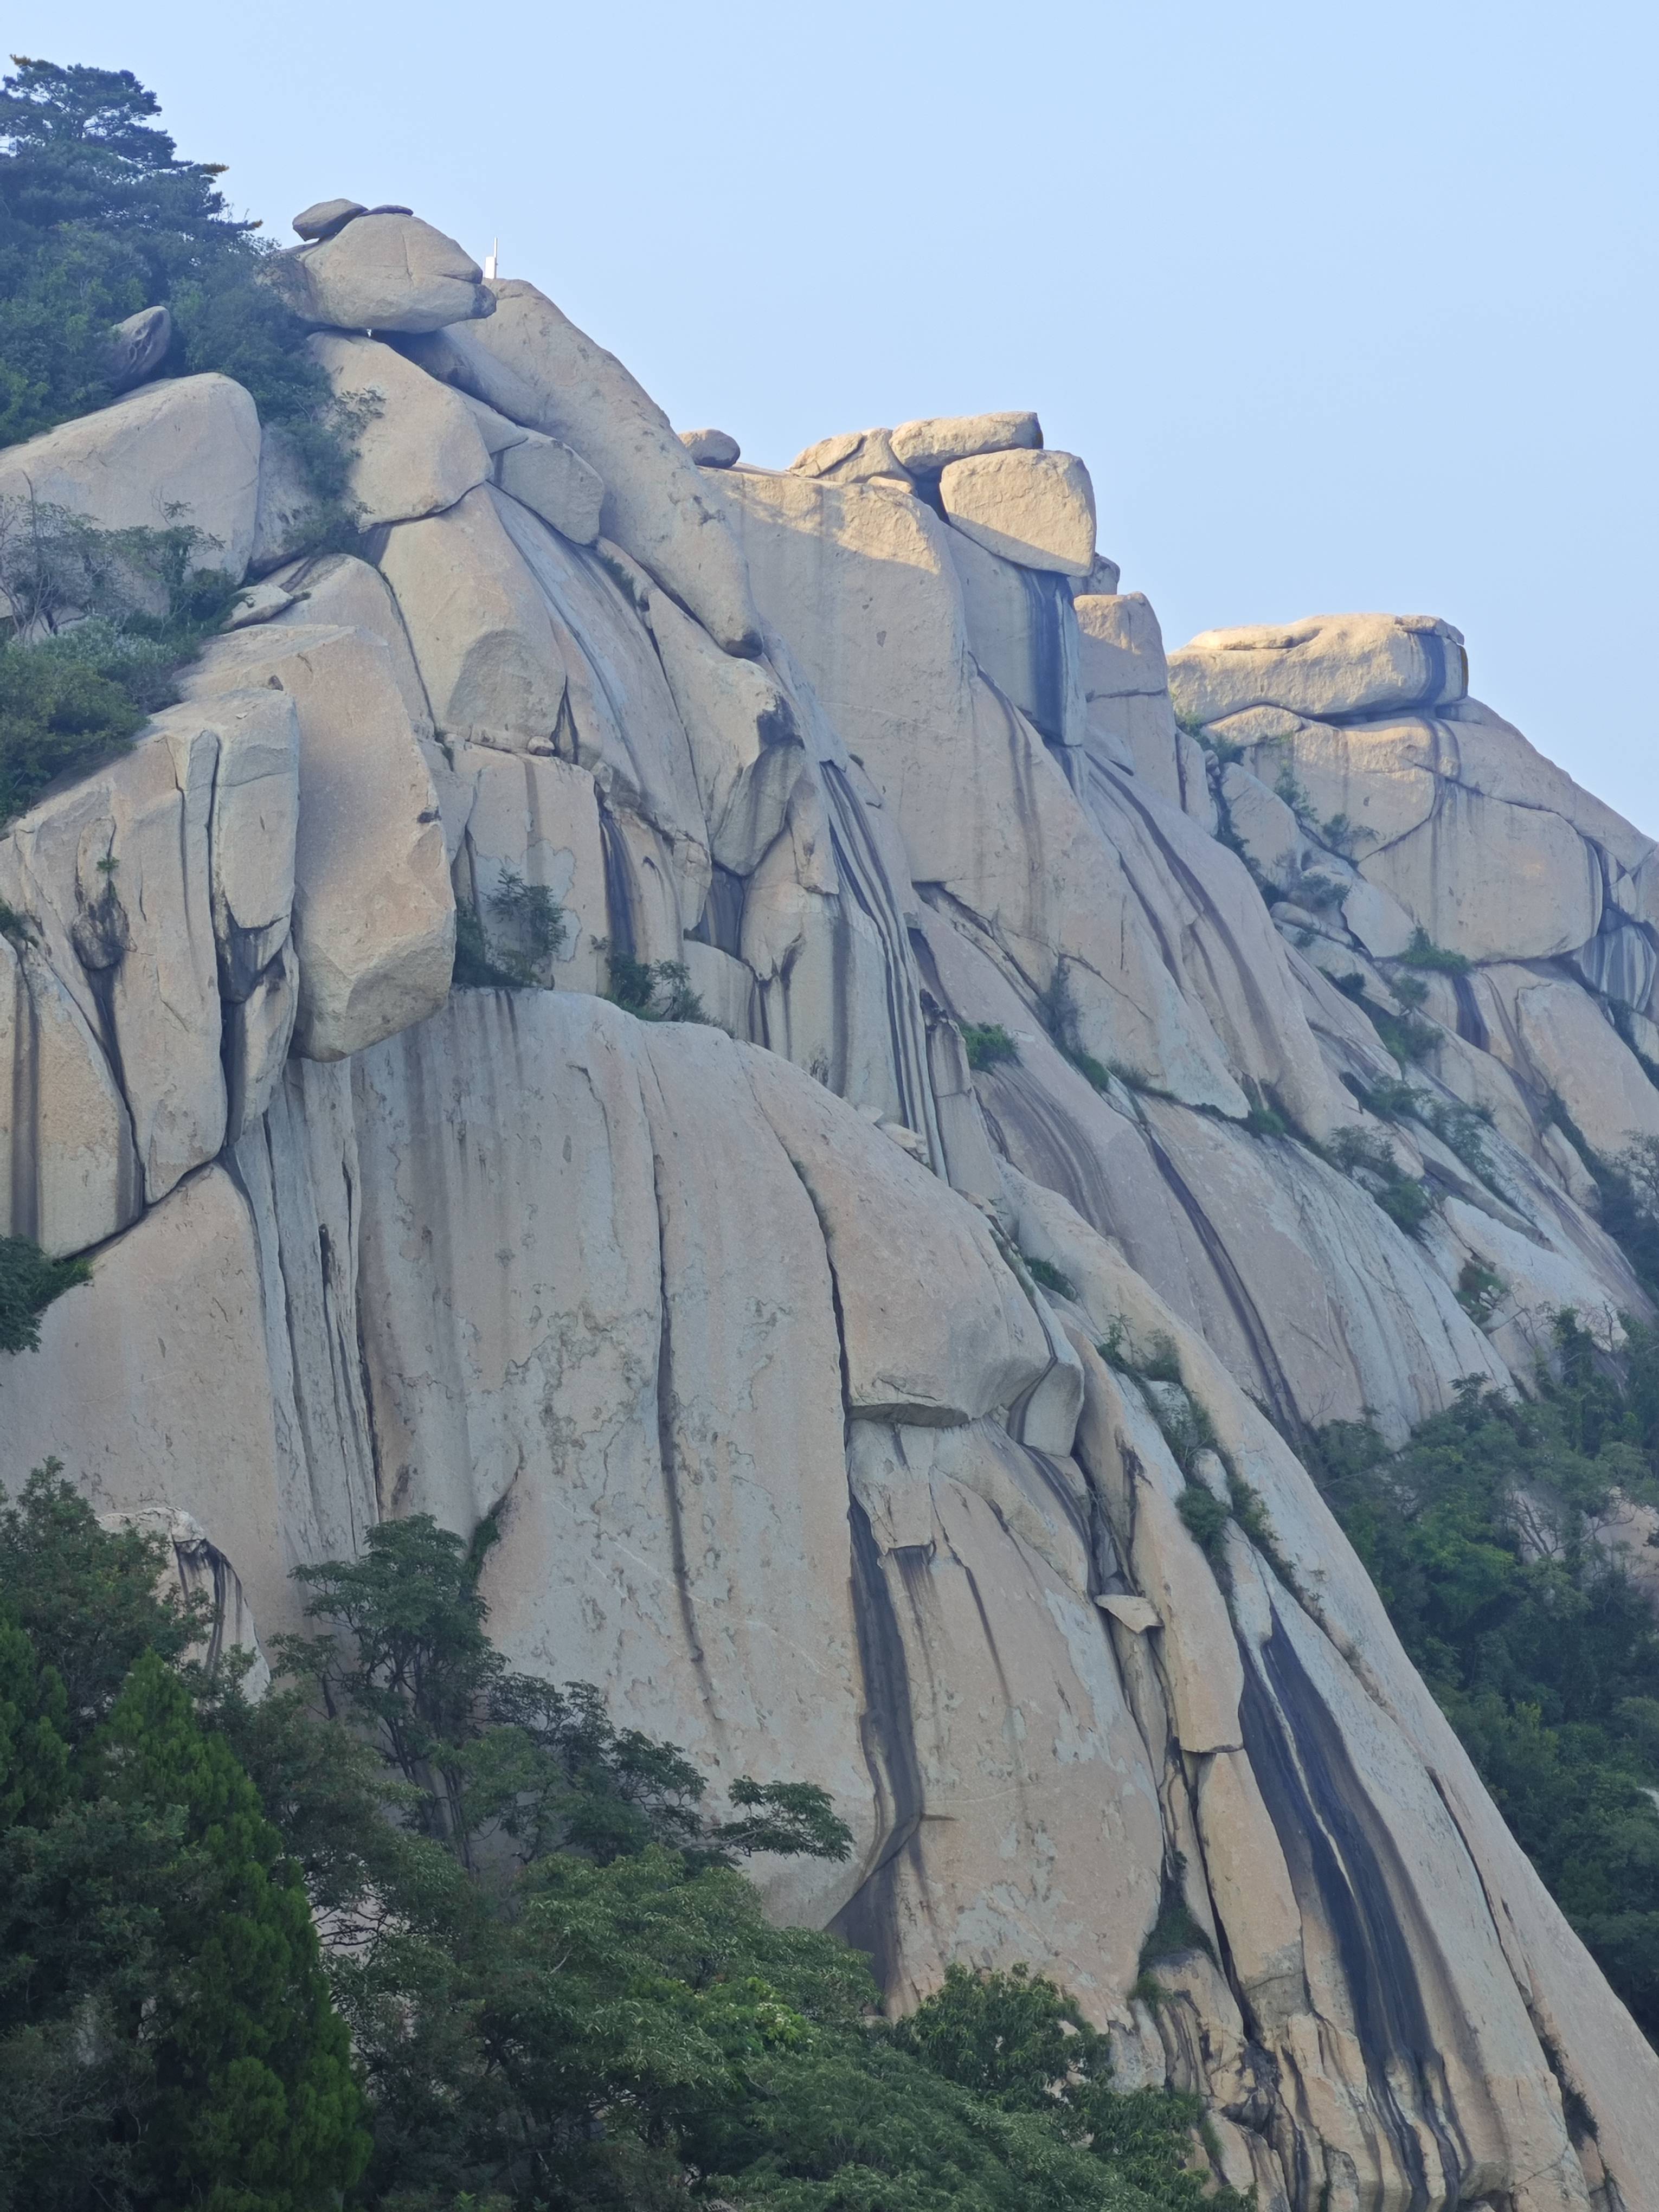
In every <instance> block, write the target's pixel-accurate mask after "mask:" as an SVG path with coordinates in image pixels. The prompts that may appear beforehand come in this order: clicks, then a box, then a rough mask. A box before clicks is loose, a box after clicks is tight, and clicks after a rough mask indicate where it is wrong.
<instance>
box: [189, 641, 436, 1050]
mask: <svg viewBox="0 0 1659 2212" xmlns="http://www.w3.org/2000/svg"><path fill="white" fill-rule="evenodd" d="M260 685H268V686H270V687H271V688H273V689H275V688H280V689H281V690H283V691H285V692H287V693H288V695H289V697H290V698H291V699H292V700H293V702H294V707H295V714H296V715H297V717H298V722H299V735H300V744H299V774H300V804H299V822H298V830H297V836H296V842H295V856H294V945H295V951H296V953H297V954H298V957H299V962H300V1005H299V1014H298V1020H297V1024H296V1028H295V1047H296V1048H297V1049H298V1050H299V1051H300V1052H301V1053H303V1054H305V1055H306V1056H307V1058H309V1059H313V1060H340V1059H343V1058H344V1057H345V1055H346V1054H349V1053H354V1052H360V1051H362V1049H363V1048H365V1047H366V1046H368V1045H371V1044H374V1043H375V1042H377V1041H378V1040H379V1039H380V1038H381V1037H384V1036H390V1035H391V1034H392V1031H393V1030H400V1029H404V1028H406V1027H407V1026H408V1024H410V1023H411V1022H418V1021H420V1020H422V1019H423V1018H425V1016H426V1015H428V1014H429V1013H430V1012H432V1011H433V1010H434V1008H435V1007H436V1006H440V1005H441V1004H442V1002H443V1000H444V997H445V994H447V991H448V988H449V976H450V969H451V966H452V963H453V958H454V950H455V902H454V896H453V892H452V890H451V889H450V882H449V873H448V869H447V866H446V864H445V855H444V833H443V823H442V821H441V817H440V815H439V811H438V800H437V794H436V793H435V791H434V789H433V787H432V778H431V775H430V774H429V772H428V769H427V765H426V763H425V761H424V759H423V758H422V755H421V749H420V745H419V744H418V742H417V740H416V735H415V732H414V730H413V729H412V728H411V726H410V720H409V716H408V714H406V712H405V711H404V703H403V701H402V699H401V698H400V697H399V696H398V686H397V683H396V680H395V678H394V677H393V675H392V663H391V659H390V656H389V655H388V653H387V652H386V647H384V646H383V645H382V644H381V643H380V640H379V639H378V638H377V637H374V636H373V635H371V634H370V633H369V632H368V631H366V630H354V629H325V628H321V627H318V628H313V629H306V628H296V629H276V628H266V629H253V630H239V631H236V632H234V633H233V634H232V635H230V636H228V637H225V638H222V639H218V640H216V641H215V642H214V643H213V644H212V645H210V647H208V649H207V651H206V652H205V653H204V654H203V656H202V659H201V660H200V661H199V662H198V663H197V665H196V666H195V668H193V669H192V670H191V673H190V677H189V680H188V684H187V686H186V689H187V690H188V694H189V696H190V697H191V700H193V701H197V702H205V701H208V700H211V699H215V698H216V697H217V696H219V695H221V694H222V693H225V692H230V691H243V690H250V689H254V688H257V687H258V686H260Z"/></svg>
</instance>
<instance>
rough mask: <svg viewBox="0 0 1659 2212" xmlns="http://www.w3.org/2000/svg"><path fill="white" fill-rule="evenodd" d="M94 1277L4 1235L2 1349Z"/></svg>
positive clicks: (25, 1344)
mask: <svg viewBox="0 0 1659 2212" xmlns="http://www.w3.org/2000/svg"><path fill="white" fill-rule="evenodd" d="M4 697H5V658H4V654H3V653H0V714H3V713H4ZM0 805H3V801H0ZM0 818H3V815H0ZM7 911H8V912H9V909H7ZM91 1279H92V1269H91V1268H90V1267H88V1264H87V1262H86V1261H84V1260H49V1259H48V1258H47V1257H46V1254H45V1253H44V1252H43V1251H42V1250H41V1249H40V1246H39V1245H38V1244H36V1243H32V1242H31V1241H30V1239H29V1238H28V1237H0V1352H33V1351H35V1350H37V1349H38V1348H39V1346H40V1316H41V1315H42V1314H43V1313H44V1312H45V1311H46V1308H47V1307H48V1306H49V1305H50V1304H52V1300H53V1299H54V1298H59V1297H62V1296H63V1295H64V1291H70V1290H73V1289H74V1287H75V1285H76V1284H77V1283H87V1282H90V1281H91Z"/></svg>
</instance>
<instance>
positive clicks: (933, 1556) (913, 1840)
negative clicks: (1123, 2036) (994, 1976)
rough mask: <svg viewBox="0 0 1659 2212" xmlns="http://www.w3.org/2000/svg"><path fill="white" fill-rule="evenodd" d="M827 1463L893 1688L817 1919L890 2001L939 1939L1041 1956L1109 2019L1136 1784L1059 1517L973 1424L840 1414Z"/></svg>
mask: <svg viewBox="0 0 1659 2212" xmlns="http://www.w3.org/2000/svg"><path fill="white" fill-rule="evenodd" d="M861 1432H866V1433H861ZM877 1440H883V1441H884V1443H885V1450H884V1452H883V1453H882V1454H881V1456H880V1461H879V1462H878V1463H877V1464H872V1455H871V1454H870V1450H869V1446H870V1444H871V1443H872V1442H875V1441H877ZM849 1463H850V1466H851V1468H852V1472H853V1479H854V1496H855V1498H858V1499H859V1501H860V1509H861V1510H860V1518H862V1517H864V1516H865V1515H868V1516H869V1522H870V1528H871V1530H872V1536H873V1538H874V1541H873V1542H871V1543H869V1545H868V1550H867V1551H865V1550H864V1548H863V1547H860V1551H861V1556H860V1581H859V1584H858V1588H859V1592H860V1605H861V1607H866V1608H867V1611H868V1614H869V1617H870V1633H871V1637H872V1642H874V1641H875V1639H876V1638H878V1637H879V1638H881V1639H882V1643H883V1644H884V1645H885V1646H886V1647H887V1648H889V1649H890V1648H893V1647H894V1646H896V1648H897V1650H900V1651H901V1652H902V1655H903V1659H904V1662H905V1664H906V1669H907V1673H908V1680H909V1683H910V1685H911V1692H910V1712H909V1715H908V1740H906V1741H900V1742H897V1743H893V1742H891V1741H889V1743H888V1745H887V1747H886V1760H885V1772H884V1783H885V1784H886V1788H885V1790H884V1798H885V1804H886V1807H887V1808H890V1810H889V1811H888V1815H887V1821H886V1824H885V1826H884V1831H882V1832H878V1836H877V1838H876V1839H875V1848H874V1851H873V1853H872V1859H873V1861H874V1864H873V1867H872V1871H871V1872H870V1873H869V1874H868V1875H866V1880H865V1881H864V1883H863V1885H862V1887H860V1891H859V1893H858V1895H857V1896H856V1897H855V1898H854V1900H853V1902H852V1904H851V1905H849V1906H848V1908H847V1910H846V1911H844V1912H843V1913H842V1917H841V1918H840V1919H839V1921H838V1922H837V1923H836V1925H837V1927H838V1928H839V1929H840V1930H841V1931H842V1933H843V1934H845V1935H846V1936H848V1937H849V1938H850V1939H851V1940H852V1941H853V1942H855V1943H858V1944H860V1945H861V1946H862V1947H863V1948H866V1949H867V1950H869V1951H870V1952H871V1953H872V1955H873V1956H874V1959H875V1960H876V1964H877V1971H878V1974H879V1976H880V1978H881V1979H882V1980H883V1982H884V1984H885V1986H886V1988H887V1990H889V1992H890V1995H891V1996H893V1997H894V1998H895V1999H896V2000H898V2001H899V2002H902V2003H905V2004H913V2003H914V2002H915V2001H916V2000H917V1999H918V1998H919V1997H921V1996H926V1995H927V1994H928V1993H929V1992H930V1991H931V1990H933V1989H935V1988H937V1987H938V1985H939V1983H940V1981H941V1980H942V1979H943V1978H944V1972H945V1966H946V1965H947V1964H949V1963H950V1961H951V1960H952V1959H953V1958H957V1959H963V1958H965V1959H967V1960H971V1961H972V1962H973V1963H974V1964H975V1965H980V1966H997V1967H1003V1968H1006V1967H1009V1966H1014V1965H1016V1964H1018V1963H1020V1962H1022V1961H1024V1962H1032V1961H1035V1960H1038V1959H1042V1958H1048V1959H1052V1960H1054V1961H1055V1966H1056V1972H1059V1973H1060V1975H1062V1976H1063V1978H1064V1979H1065V1981H1066V1984H1067V1986H1068V1987H1070V1988H1072V1989H1073V1990H1076V1991H1077V1993H1078V1996H1079V2000H1080V2002H1081V2003H1082V2005H1083V2008H1084V2009H1085V2012H1086V2013H1087V2014H1088V2015H1090V2016H1091V2018H1093V2019H1094V2020H1096V2021H1099V2022H1101V2023H1103V2024H1104V2023H1105V2022H1106V2021H1110V2020H1113V2019H1117V2020H1122V2019H1124V2018H1126V2017H1127V2007H1126V2005H1125V2002H1124V1999H1125V1996H1126V1994H1127V1990H1128V1987H1129V1984H1131V1983H1132V1982H1133V1978H1134V1975H1135V1971H1136V1964H1137V1960H1138V1955H1139V1948H1140V1945H1141V1943H1142V1942H1143V1941H1144V1940H1145V1937H1146V1932H1147V1930H1148V1929H1150V1928H1151V1926H1152V1922H1153V1920H1154V1919H1155V1917H1157V1911H1158V1897H1157V1887H1156V1884H1155V1883H1154V1881H1152V1880H1151V1879H1150V1878H1149V1877H1150V1874H1151V1867H1152V1860H1151V1858H1150V1857H1149V1856H1148V1854H1149V1851H1152V1852H1155V1851H1156V1848H1157V1846H1156V1843H1155V1841H1154V1838H1156V1837H1157V1836H1158V1832H1159V1821H1158V1798H1157V1790H1156V1784H1155V1780H1154V1777H1153V1775H1152V1771H1151V1769H1150V1767H1149V1765H1148V1761H1147V1757H1146V1747H1145V1745H1144V1743H1143V1742H1142V1740H1141V1738H1140V1735H1139V1731H1138V1729H1137V1728H1136V1725H1135V1721H1134V1717H1133V1714H1132V1712H1131V1711H1130V1709H1129V1705H1128V1703H1127V1699H1126V1697H1125V1695H1124V1692H1123V1688H1122V1686H1121V1682H1120V1680H1119V1678H1118V1674H1117V1669H1116V1668H1115V1664H1114V1663H1113V1659H1112V1653H1111V1648H1110V1646H1109V1643H1108V1642H1107V1639H1106V1636H1105V1632H1104V1630H1103V1625H1102V1623H1101V1620H1100V1617H1099V1615H1098V1613H1097V1612H1096V1611H1095V1608H1094V1607H1092V1606H1091V1604H1090V1603H1089V1601H1088V1599H1087V1596H1086V1595H1085V1591H1084V1590H1083V1589H1082V1588H1081V1587H1080V1586H1079V1580H1078V1579H1077V1577H1078V1576H1079V1573H1080V1572H1081V1570H1082V1565H1083V1562H1082V1560H1081V1557H1080V1547H1079V1546H1078V1545H1077V1541H1076V1538H1075V1535H1074V1534H1073V1531H1072V1529H1071V1526H1070V1522H1069V1519H1068V1517H1067V1516H1066V1513H1065V1511H1064V1510H1063V1509H1062V1508H1061V1507H1060V1504H1059V1501H1058V1500H1057V1498H1055V1496H1054V1491H1053V1490H1052V1488H1051V1487H1050V1486H1049V1483H1048V1479H1047V1477H1046V1475H1045V1474H1044V1472H1043V1470H1042V1468H1041V1466H1040V1464H1039V1462H1036V1461H1035V1460H1033V1459H1032V1458H1031V1457H1030V1455H1027V1454H1025V1453H1024V1452H1022V1451H1021V1450H1020V1449H1018V1446H1016V1445H1013V1444H1011V1443H1010V1442H1009V1440H1008V1439H1007V1437H1006V1436H1004V1435H1003V1434H1002V1433H1001V1432H1000V1431H999V1430H997V1429H996V1428H995V1427H994V1425H992V1424H990V1423H988V1422H979V1423H975V1424H973V1425H969V1426H967V1427H964V1428H960V1429H951V1430H936V1429H927V1428H917V1427H915V1426H909V1425H904V1426H898V1427H895V1428H890V1429H883V1428H880V1427H876V1426H874V1425H872V1424H869V1423H866V1422H862V1421H860V1422H855V1423H854V1426H853V1441H852V1442H851V1443H850V1444H849ZM884 1498H885V1499H886V1500H889V1501H890V1505H889V1510H888V1511H887V1513H886V1514H885V1515H883V1513H882V1512H881V1510H880V1502H881V1501H882V1500H883V1499H884ZM872 1505H874V1506H875V1507H876V1510H875V1511H872V1510H871V1508H872ZM870 1553H873V1554H874V1556H873V1557H871V1556H870ZM1057 1559H1059V1560H1063V1561H1064V1562H1065V1564H1064V1565H1057V1564H1056V1560H1057ZM1067 1569H1069V1570H1070V1571H1067ZM990 1808H995V1809H994V1813H992V1814H991V1817H990V1818H989V1819H987V1817H986V1814H987V1811H989V1809H990ZM907 1830H908V1834H907V1832H906V1831H907Z"/></svg>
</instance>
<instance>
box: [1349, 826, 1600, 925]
mask: <svg viewBox="0 0 1659 2212" xmlns="http://www.w3.org/2000/svg"><path fill="white" fill-rule="evenodd" d="M1359 866H1360V871H1361V872H1362V873H1363V874H1364V875H1365V876H1366V877H1367V878H1369V879H1370V881H1371V882H1372V883H1374V884H1376V885H1377V886H1378V887H1379V889H1381V890H1385V891H1387V892H1389V895H1390V896H1392V897H1394V898H1395V899H1396V900H1397V901H1398V902H1399V903H1400V904H1401V906H1402V907H1404V908H1405V909H1406V911H1407V914H1409V915H1411V917H1412V919H1413V922H1415V923H1417V924H1418V925H1419V926H1420V927H1422V928H1424V929H1425V930H1426V931H1427V932H1428V933H1429V936H1430V937H1431V939H1433V941H1434V943H1435V944H1437V945H1442V946H1443V947H1444V948H1445V949H1446V950H1447V951H1451V952H1461V953H1462V955H1463V956H1464V957H1465V958H1467V959H1469V960H1504V959H1514V960H1537V959H1546V958H1547V957H1549V956H1550V955H1551V954H1553V953H1557V952H1571V951H1573V950H1574V949H1575V948H1576V947H1577V946H1578V945H1583V944H1584V943H1586V942H1587V941H1588V940H1589V939H1590V938H1592V937H1594V936H1595V933H1596V929H1597V927H1599V925H1600V923H1601V867H1600V866H1599V864H1598V863H1597V861H1596V858H1595V854H1594V853H1593V852H1592V850H1591V849H1590V848H1589V846H1588V845H1587V844H1586V843H1585V842H1584V841H1583V838H1582V837H1581V836H1579V835H1578V832H1577V830H1576V829H1574V828H1573V827H1572V825H1571V823H1568V822H1564V821H1563V820H1562V818H1561V817H1560V816H1559V814H1545V813H1542V812H1541V811H1539V810H1538V808H1536V807H1533V806H1511V805H1509V804H1508V803H1507V802H1506V801H1504V800H1503V799H1485V798H1483V797H1482V796H1481V795H1480V793H1479V792H1475V791H1468V790H1466V789H1465V788H1464V787H1463V786H1462V785H1461V784H1442V785H1441V786H1440V787H1439V795H1438V800H1437V806H1436V810H1435V812H1434V814H1433V816H1432V817H1431V819H1430V820H1428V821H1426V822H1425V823H1423V824H1422V826H1421V827H1420V828H1419V829H1413V830H1412V831H1410V832H1409V833H1408V834H1407V836H1404V837H1401V838H1398V839H1396V841H1395V842H1394V843H1393V844H1391V845H1385V846H1383V848H1381V849H1380V850H1378V851H1376V852H1370V853H1362V854H1361V855H1360V856H1359Z"/></svg>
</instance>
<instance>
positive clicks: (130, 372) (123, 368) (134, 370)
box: [108, 307, 173, 392]
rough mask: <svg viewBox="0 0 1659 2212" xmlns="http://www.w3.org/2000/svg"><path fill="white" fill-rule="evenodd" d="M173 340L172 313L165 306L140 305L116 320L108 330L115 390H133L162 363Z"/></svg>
mask: <svg viewBox="0 0 1659 2212" xmlns="http://www.w3.org/2000/svg"><path fill="white" fill-rule="evenodd" d="M172 343H173V317H172V315H171V314H170V313H168V312H167V308H165V307H141V308H140V309H139V311H138V313H137V314H136V315H129V316H128V317H127V319H126V320H125V322H123V323H117V325H115V328H114V329H113V330H112V331H111V332H110V334H109V353H108V361H109V369H108V375H109V381H110V388H111V390H112V391H114V392H130V391H131V389H132V387H133V386H134V385H135V384H143V382H144V380H145V379H146V378H147V377H151V376H154V375H155V372H156V370H157V369H158V368H160V367H161V363H162V361H163V360H164V359H165V357H166V355H167V348H168V347H169V346H170V345H171V344H172Z"/></svg>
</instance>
